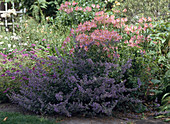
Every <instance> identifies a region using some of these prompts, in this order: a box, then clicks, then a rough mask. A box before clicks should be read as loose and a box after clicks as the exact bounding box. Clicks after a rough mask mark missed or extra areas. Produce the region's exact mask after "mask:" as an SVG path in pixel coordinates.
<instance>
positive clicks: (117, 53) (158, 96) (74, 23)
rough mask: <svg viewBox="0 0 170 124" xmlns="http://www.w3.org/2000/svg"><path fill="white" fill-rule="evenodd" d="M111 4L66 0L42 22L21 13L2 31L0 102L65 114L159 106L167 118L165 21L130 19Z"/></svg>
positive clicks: (168, 26)
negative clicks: (22, 18) (11, 30)
mask: <svg viewBox="0 0 170 124" xmlns="http://www.w3.org/2000/svg"><path fill="white" fill-rule="evenodd" d="M112 2H113V1H112ZM112 2H111V3H112ZM108 4H110V3H104V2H96V4H94V3H88V4H83V6H81V5H82V3H80V4H78V3H77V2H71V3H70V2H65V3H62V4H61V6H60V7H59V8H58V10H59V11H57V14H56V18H55V19H54V18H52V17H47V18H46V20H45V17H44V16H43V11H41V8H39V9H40V13H41V14H40V18H44V19H41V21H42V22H41V23H40V24H38V22H36V21H35V20H34V19H33V18H26V19H25V21H23V22H22V23H21V24H20V25H17V27H16V33H15V34H12V36H11V34H10V33H5V32H4V34H2V35H0V37H1V40H0V44H1V47H0V50H1V53H0V55H1V56H0V57H1V58H0V61H1V63H0V65H1V68H0V70H1V72H0V73H1V77H0V87H1V89H0V91H1V92H0V94H1V96H0V101H1V102H7V101H8V100H9V99H10V100H11V101H13V102H15V103H17V104H19V105H20V106H22V107H24V108H26V109H28V110H31V111H33V112H35V113H37V114H56V113H57V114H62V115H66V116H72V115H76V114H82V115H92V116H95V115H112V112H113V111H124V112H129V111H134V112H137V113H141V112H146V111H150V107H151V106H152V108H155V110H156V109H157V110H158V109H159V106H160V104H161V107H160V109H161V111H163V112H165V113H164V115H161V116H160V117H163V116H165V117H166V116H169V113H168V111H169V98H170V97H169V83H168V82H169V61H168V59H169V55H170V54H169V39H170V36H169V32H170V24H169V22H167V21H166V20H165V21H163V20H158V21H156V20H157V19H158V18H156V19H155V18H151V17H147V15H146V17H144V16H141V18H138V20H136V21H133V20H132V22H133V23H131V21H129V20H128V14H126V13H128V12H129V11H128V8H123V9H119V4H120V3H119V2H118V1H115V2H114V4H115V6H116V8H115V9H114V8H112V10H111V9H109V7H108V6H105V8H103V7H104V5H108ZM122 4H123V3H122ZM35 5H36V4H35ZM125 5H126V4H125ZM61 17H64V18H61ZM65 17H66V18H65ZM59 19H61V21H59ZM63 19H65V21H63ZM38 21H39V20H38ZM63 22H64V23H63Z"/></svg>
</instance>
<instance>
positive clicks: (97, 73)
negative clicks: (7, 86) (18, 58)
mask: <svg viewBox="0 0 170 124" xmlns="http://www.w3.org/2000/svg"><path fill="white" fill-rule="evenodd" d="M32 58H34V59H36V60H37V63H36V66H35V67H34V68H33V69H30V68H22V69H21V70H22V71H20V72H17V73H10V74H9V75H10V76H17V77H18V78H20V79H21V80H20V81H21V82H22V86H21V88H20V91H19V93H16V92H13V93H12V95H11V96H9V98H10V99H11V100H12V101H13V102H16V103H18V104H19V105H20V106H22V107H24V108H25V109H28V110H31V111H33V112H35V113H40V114H55V113H58V114H61V115H66V116H72V115H74V114H77V113H79V114H85V115H100V114H102V115H103V114H104V115H112V112H113V110H114V109H115V107H116V106H117V104H119V105H120V104H123V103H125V102H126V103H138V102H140V101H139V100H137V99H136V98H134V97H133V98H132V97H131V92H133V91H136V90H137V89H138V87H134V88H131V89H130V88H127V87H126V86H125V82H126V79H124V73H125V72H126V70H127V69H129V68H131V60H129V61H128V62H127V63H126V64H125V65H122V66H121V65H119V64H115V63H114V61H113V62H107V61H105V62H101V61H98V62H94V61H93V60H92V59H90V58H88V57H87V55H86V52H85V51H84V48H76V50H75V52H74V54H73V56H69V57H67V58H63V57H62V56H61V55H60V54H59V52H58V51H57V57H55V56H49V58H48V59H39V58H36V57H34V56H33V57H32ZM138 83H140V80H139V79H138ZM139 86H140V84H139ZM129 105H130V104H129Z"/></svg>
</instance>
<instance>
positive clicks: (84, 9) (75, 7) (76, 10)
mask: <svg viewBox="0 0 170 124" xmlns="http://www.w3.org/2000/svg"><path fill="white" fill-rule="evenodd" d="M101 7H102V6H101V5H99V4H92V3H91V4H90V3H88V5H86V6H81V2H80V3H79V2H75V1H73V2H68V1H66V2H65V3H63V4H61V6H60V8H59V9H58V10H59V11H60V13H61V15H62V16H63V15H64V16H63V18H64V20H65V21H66V18H67V19H68V22H65V23H68V24H65V25H70V26H73V25H78V24H79V23H80V22H85V21H88V20H91V19H93V17H94V16H95V12H96V11H99V10H101ZM59 17H60V16H59ZM60 20H61V17H60Z"/></svg>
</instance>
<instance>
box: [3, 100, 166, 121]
mask: <svg viewBox="0 0 170 124" xmlns="http://www.w3.org/2000/svg"><path fill="white" fill-rule="evenodd" d="M0 111H3V112H19V113H21V114H24V115H25V114H29V115H35V114H34V113H32V112H30V111H26V110H25V109H23V108H22V107H20V106H18V105H16V104H12V103H2V104H0ZM114 115H116V116H115V117H93V118H85V117H71V118H67V117H61V116H48V118H58V119H57V120H58V122H60V123H61V124H128V123H129V124H167V123H166V122H163V120H161V119H154V117H153V114H152V113H145V116H142V114H133V113H131V114H122V113H116V112H115V114H114ZM141 118H142V119H141Z"/></svg>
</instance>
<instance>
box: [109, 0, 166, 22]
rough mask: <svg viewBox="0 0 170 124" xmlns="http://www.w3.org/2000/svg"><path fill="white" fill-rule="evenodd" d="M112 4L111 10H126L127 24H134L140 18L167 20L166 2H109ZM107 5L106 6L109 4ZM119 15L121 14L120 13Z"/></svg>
mask: <svg viewBox="0 0 170 124" xmlns="http://www.w3.org/2000/svg"><path fill="white" fill-rule="evenodd" d="M110 1H111V2H110V3H112V4H113V6H112V7H113V8H112V7H111V8H112V9H113V10H122V8H124V9H127V12H126V13H124V16H126V17H127V18H128V20H129V22H132V23H134V22H136V21H138V19H139V18H141V17H142V16H144V17H152V18H155V20H166V21H168V18H169V1H168V0H135V1H134V0H121V1H120V0H117V1H116V0H110ZM110 3H107V4H110ZM120 14H121V13H120Z"/></svg>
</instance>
